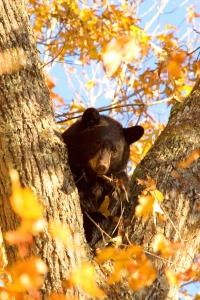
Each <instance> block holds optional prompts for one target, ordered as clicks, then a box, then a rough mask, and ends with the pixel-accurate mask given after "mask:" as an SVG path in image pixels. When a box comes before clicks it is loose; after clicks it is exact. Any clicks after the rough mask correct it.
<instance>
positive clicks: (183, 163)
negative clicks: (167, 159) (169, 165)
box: [178, 149, 200, 168]
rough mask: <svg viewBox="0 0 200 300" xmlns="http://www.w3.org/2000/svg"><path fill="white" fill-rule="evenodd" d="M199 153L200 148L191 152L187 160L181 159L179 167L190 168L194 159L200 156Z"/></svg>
mask: <svg viewBox="0 0 200 300" xmlns="http://www.w3.org/2000/svg"><path fill="white" fill-rule="evenodd" d="M199 155H200V150H199V149H198V150H194V151H192V153H191V154H190V156H189V157H188V158H186V159H185V160H183V161H181V162H180V163H179V164H178V167H180V168H188V167H189V166H190V164H191V163H192V162H193V161H195V160H197V159H198V158H199Z"/></svg>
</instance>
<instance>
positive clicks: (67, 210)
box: [0, 0, 85, 299]
mask: <svg viewBox="0 0 200 300" xmlns="http://www.w3.org/2000/svg"><path fill="white" fill-rule="evenodd" d="M49 99H50V98H49V91H48V89H47V87H46V85H45V80H44V76H43V74H42V71H41V65H39V56H38V50H37V49H36V46H35V40H34V37H33V34H32V31H31V28H30V24H29V19H28V16H27V15H26V8H25V6H24V4H23V2H22V1H18V0H6V1H5V0H0V160H1V165H0V195H1V196H0V226H1V229H2V231H3V232H6V231H8V230H14V229H16V227H17V226H18V224H19V219H18V217H17V216H16V215H15V214H14V212H13V211H12V209H11V206H10V202H9V196H10V195H11V185H10V179H9V173H8V171H9V169H10V168H14V169H16V170H17V171H18V172H19V174H20V180H21V183H22V185H23V186H29V187H31V189H32V190H33V191H34V192H35V193H37V194H38V196H39V199H40V201H41V202H42V203H43V205H44V207H45V218H46V220H47V221H49V220H51V219H54V220H60V221H62V222H63V223H64V224H69V225H70V227H71V229H72V231H73V238H74V242H75V244H76V247H74V249H65V248H64V247H63V246H62V245H61V244H59V243H58V242H55V241H52V239H51V237H50V235H49V233H48V231H47V230H45V232H44V234H43V236H42V238H39V237H38V238H37V239H36V245H35V249H34V250H33V252H34V253H35V254H37V255H39V256H40V257H41V258H43V260H44V261H45V262H46V263H47V265H48V268H49V273H48V274H47V276H46V279H45V284H44V286H43V291H44V294H48V293H50V292H51V291H55V292H61V291H62V288H61V280H62V279H63V278H67V277H68V274H69V271H70V270H71V268H74V267H76V266H78V265H79V263H80V262H81V260H82V259H83V258H84V256H85V249H84V244H85V238H84V233H83V226H82V215H81V210H80V206H79V200H78V194H77V191H76V188H75V185H74V182H73V180H72V176H71V172H70V170H69V168H68V167H67V164H66V162H67V155H66V148H65V146H64V144H63V143H62V141H61V139H60V137H58V136H56V134H55V132H56V126H55V120H54V114H53V110H52V104H51V103H50V101H49ZM66 179H68V180H66ZM6 249H7V256H8V261H9V264H12V263H14V262H15V260H16V255H17V251H16V248H14V247H11V246H9V245H6ZM72 293H75V294H76V295H79V296H81V293H80V292H79V291H78V290H76V291H72ZM44 297H45V296H44ZM81 298H82V299H84V298H83V296H81Z"/></svg>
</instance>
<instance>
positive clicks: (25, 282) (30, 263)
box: [8, 257, 48, 292]
mask: <svg viewBox="0 0 200 300" xmlns="http://www.w3.org/2000/svg"><path fill="white" fill-rule="evenodd" d="M47 271H48V269H47V266H46V264H45V263H44V262H43V261H42V260H41V259H39V258H37V257H30V258H29V259H27V260H24V261H18V262H17V263H16V264H15V265H13V267H12V268H11V270H10V273H11V277H12V283H11V284H10V285H9V286H8V288H9V290H10V291H15V292H23V291H26V290H29V289H38V288H40V287H41V286H42V284H43V282H44V279H43V277H42V274H46V273H47Z"/></svg>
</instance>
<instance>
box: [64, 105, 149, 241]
mask: <svg viewBox="0 0 200 300" xmlns="http://www.w3.org/2000/svg"><path fill="white" fill-rule="evenodd" d="M143 133H144V129H143V127H141V126H132V127H129V128H123V127H122V125H121V124H120V123H119V122H117V121H116V120H114V119H112V118H110V117H108V116H103V115H100V114H99V113H98V111H97V110H96V109H94V108H88V109H86V110H85V112H84V114H83V116H82V118H81V120H79V121H77V122H76V123H74V124H73V125H72V126H71V127H70V128H69V129H67V130H66V131H65V132H64V133H63V135H62V136H63V140H64V142H65V144H66V145H67V148H68V160H69V165H70V167H71V170H72V173H73V174H74V180H75V183H76V186H77V188H78V191H79V195H80V199H81V207H82V211H83V216H84V228H85V233H86V238H87V241H88V242H89V243H90V245H91V246H95V247H97V246H98V245H101V243H100V244H99V243H98V242H99V241H100V240H101V241H102V233H101V231H100V230H99V229H98V228H97V227H96V226H95V225H94V224H93V223H92V222H91V220H90V219H89V218H88V215H89V216H90V217H91V218H92V219H93V220H94V221H95V222H96V223H98V224H99V225H100V227H101V228H102V229H103V230H104V231H106V232H107V231H109V227H110V224H111V223H113V222H111V219H113V217H115V216H119V215H120V211H121V200H122V198H123V199H124V198H125V193H124V192H123V190H124V188H127V185H128V177H127V174H126V173H125V171H124V169H125V167H126V164H127V162H128V159H129V155H130V147H129V146H130V144H132V143H134V142H136V141H137V140H139V139H140V138H141V137H142V135H143ZM104 175H106V176H107V177H109V178H111V181H109V180H107V179H105V178H104ZM102 177H103V178H102ZM117 186H118V187H117ZM117 194H119V195H117ZM113 195H115V196H113ZM105 196H109V198H110V204H109V207H108V210H109V211H110V213H111V216H110V217H108V218H106V217H104V216H103V215H102V214H101V212H99V211H98V209H99V207H100V206H101V204H102V203H103V201H104V199H105ZM118 198H119V199H118ZM116 225H117V223H115V224H113V226H111V227H112V228H114V227H115V226H116ZM109 234H111V233H110V232H109Z"/></svg>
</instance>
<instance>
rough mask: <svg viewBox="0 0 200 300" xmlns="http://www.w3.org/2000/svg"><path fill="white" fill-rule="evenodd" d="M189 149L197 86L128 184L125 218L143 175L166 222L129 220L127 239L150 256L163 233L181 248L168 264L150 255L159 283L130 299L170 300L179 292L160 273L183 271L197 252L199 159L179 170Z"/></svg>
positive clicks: (196, 126)
mask: <svg viewBox="0 0 200 300" xmlns="http://www.w3.org/2000/svg"><path fill="white" fill-rule="evenodd" d="M193 150H200V81H198V82H197V84H196V85H195V87H194V88H193V90H192V92H191V94H190V95H189V96H188V97H187V98H186V99H185V100H184V101H183V102H182V103H180V104H179V105H176V106H175V107H174V109H173V111H172V113H171V116H170V119H169V122H168V125H167V126H166V128H165V130H164V131H163V132H162V134H161V135H160V136H159V138H158V140H157V141H156V142H155V144H154V146H153V147H152V149H151V150H150V151H149V152H148V153H147V155H146V157H145V158H144V159H143V161H142V162H141V163H140V164H139V166H138V167H137V169H136V171H135V173H134V176H133V178H132V180H131V187H130V190H131V195H130V200H131V205H132V206H131V210H130V207H129V211H127V216H129V217H130V211H132V212H133V211H134V208H135V206H136V205H137V199H138V195H139V194H140V193H141V190H142V189H143V188H144V187H143V188H142V186H139V185H137V182H136V178H142V179H146V174H148V175H149V176H151V177H152V178H153V179H154V180H155V181H156V182H157V188H158V189H159V190H160V191H161V192H162V193H163V195H164V200H163V202H162V203H161V208H162V209H163V211H164V219H165V220H164V222H161V221H159V219H158V218H157V224H155V223H154V220H153V217H151V218H149V219H148V220H147V222H146V223H144V222H142V220H141V219H140V218H139V219H134V221H133V224H132V226H130V228H129V238H130V240H131V241H132V242H133V243H136V244H139V245H143V246H144V249H145V250H146V251H148V252H150V253H153V250H152V241H153V238H154V236H155V234H156V233H163V234H164V235H165V237H166V238H167V239H169V240H170V241H175V242H181V243H183V244H185V245H186V248H185V250H180V251H178V252H177V255H175V256H172V257H170V258H169V259H168V261H169V263H166V261H165V260H163V259H162V258H158V259H155V258H154V257H153V256H151V255H150V256H149V257H150V258H151V259H152V260H153V261H154V265H155V266H156V268H157V270H158V274H159V276H158V279H157V280H156V281H155V282H154V284H153V285H152V286H151V287H149V288H145V289H141V290H140V291H139V292H138V293H137V294H135V296H134V297H133V298H132V299H138V300H139V299H143V300H144V299H145V300H147V299H148V300H150V299H151V300H160V299H162V300H164V299H173V300H175V299H176V298H177V290H178V287H173V286H169V285H168V283H167V281H166V277H165V276H164V274H163V269H164V268H166V267H170V268H171V270H172V271H173V272H175V273H176V272H184V271H186V269H187V268H189V266H190V264H191V263H192V261H193V259H194V256H195V253H196V252H197V251H198V250H199V245H200V234H199V212H198V204H199V201H200V177H199V170H200V159H197V160H194V161H193V162H192V163H191V164H190V165H188V167H187V168H180V167H179V166H178V164H179V162H181V161H184V160H185V159H186V158H187V157H189V156H190V154H191V153H192V151H193ZM197 157H198V156H197ZM127 216H126V217H127Z"/></svg>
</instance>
